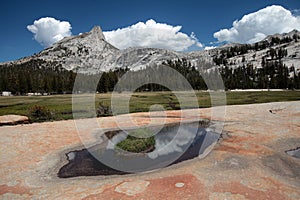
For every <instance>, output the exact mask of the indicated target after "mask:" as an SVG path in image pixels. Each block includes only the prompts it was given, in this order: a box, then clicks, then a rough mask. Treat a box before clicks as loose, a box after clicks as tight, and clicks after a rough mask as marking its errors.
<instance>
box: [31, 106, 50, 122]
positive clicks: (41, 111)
mask: <svg viewBox="0 0 300 200" xmlns="http://www.w3.org/2000/svg"><path fill="white" fill-rule="evenodd" d="M29 118H30V121H32V122H41V121H49V120H52V119H53V114H52V113H51V111H50V110H49V109H48V108H47V107H45V106H40V105H34V106H32V107H30V108H29Z"/></svg>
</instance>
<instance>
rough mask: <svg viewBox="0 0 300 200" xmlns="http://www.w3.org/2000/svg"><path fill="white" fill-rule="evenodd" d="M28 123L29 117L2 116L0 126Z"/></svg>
mask: <svg viewBox="0 0 300 200" xmlns="http://www.w3.org/2000/svg"><path fill="white" fill-rule="evenodd" d="M28 122H29V119H28V117H26V116H22V115H2V116H0V126H3V125H16V124H27V123H28Z"/></svg>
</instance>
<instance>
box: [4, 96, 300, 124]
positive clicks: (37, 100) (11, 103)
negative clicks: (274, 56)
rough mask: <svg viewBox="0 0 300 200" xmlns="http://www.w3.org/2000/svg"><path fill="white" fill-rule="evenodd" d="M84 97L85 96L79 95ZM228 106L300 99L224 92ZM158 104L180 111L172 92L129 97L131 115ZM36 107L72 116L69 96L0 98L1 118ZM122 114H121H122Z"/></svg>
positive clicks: (202, 102)
mask: <svg viewBox="0 0 300 200" xmlns="http://www.w3.org/2000/svg"><path fill="white" fill-rule="evenodd" d="M196 94H197V98H198V103H199V107H200V108H205V107H210V106H211V101H210V100H211V99H210V94H209V93H208V92H197V93H196ZM183 95H186V96H185V100H186V101H187V102H188V103H187V105H184V106H183V107H184V108H190V107H193V106H189V98H191V96H190V94H188V93H187V94H183ZM77 97H80V98H83V99H84V97H85V95H78V96H77ZM110 99H111V94H110V93H108V94H97V95H96V101H95V102H96V103H95V107H96V108H97V107H98V106H99V103H100V102H102V104H105V105H108V106H109V105H110ZM117 99H118V100H120V101H122V99H123V96H122V94H119V96H118V95H117ZM226 100H227V105H236V104H253V103H266V102H278V101H295V100H300V91H269V92H267V91H266V92H226ZM154 104H158V105H161V106H163V107H164V109H166V110H172V109H180V106H179V104H178V101H177V98H176V96H175V95H174V94H173V93H172V92H141V93H134V94H133V95H132V96H131V98H130V112H142V111H149V108H150V106H151V105H154ZM35 105H39V106H44V107H46V108H48V109H49V110H50V111H51V113H52V114H53V118H52V119H51V120H62V119H71V118H72V117H73V115H72V95H54V96H10V97H3V96H0V115H7V114H18V115H26V116H28V115H29V109H30V108H31V107H33V106H35ZM122 112H123V111H120V113H118V114H121V113H122Z"/></svg>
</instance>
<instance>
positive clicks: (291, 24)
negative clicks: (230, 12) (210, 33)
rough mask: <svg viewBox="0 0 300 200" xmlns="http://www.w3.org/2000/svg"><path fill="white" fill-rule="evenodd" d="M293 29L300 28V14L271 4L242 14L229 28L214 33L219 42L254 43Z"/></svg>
mask: <svg viewBox="0 0 300 200" xmlns="http://www.w3.org/2000/svg"><path fill="white" fill-rule="evenodd" d="M293 29H297V30H300V16H295V15H293V14H292V12H291V11H289V10H287V9H285V8H283V7H282V6H278V5H273V6H268V7H266V8H263V9H261V10H258V11H257V12H254V13H250V14H247V15H244V16H243V17H242V19H240V20H236V21H234V22H233V25H232V27H231V28H230V29H221V30H220V31H218V32H216V33H214V37H215V38H217V39H218V41H220V42H224V41H228V42H238V43H254V42H258V41H260V40H262V39H264V38H265V37H266V36H267V35H272V34H275V33H287V32H290V31H292V30H293Z"/></svg>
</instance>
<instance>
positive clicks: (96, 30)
mask: <svg viewBox="0 0 300 200" xmlns="http://www.w3.org/2000/svg"><path fill="white" fill-rule="evenodd" d="M91 33H92V34H97V35H98V37H99V38H100V39H104V40H105V36H104V34H103V32H102V29H101V27H100V26H94V27H93V28H92V30H91Z"/></svg>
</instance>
